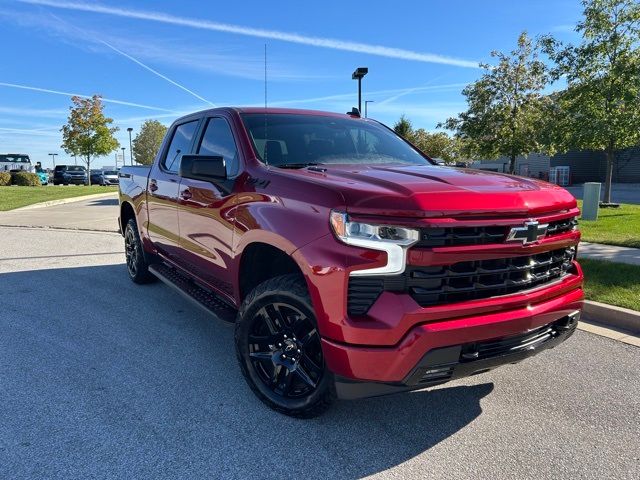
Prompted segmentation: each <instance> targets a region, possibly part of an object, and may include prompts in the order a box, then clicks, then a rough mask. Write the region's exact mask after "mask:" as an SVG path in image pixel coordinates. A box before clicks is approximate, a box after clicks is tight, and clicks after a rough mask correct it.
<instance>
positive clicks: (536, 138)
mask: <svg viewBox="0 0 640 480" xmlns="http://www.w3.org/2000/svg"><path fill="white" fill-rule="evenodd" d="M491 56H492V57H494V58H496V59H497V60H498V62H497V65H495V66H492V65H487V64H481V65H480V66H481V67H482V68H483V69H484V70H485V73H484V74H483V75H482V76H481V77H480V79H478V80H477V81H476V82H474V83H472V84H470V85H468V86H467V87H466V88H465V89H464V90H463V91H462V93H463V94H464V96H465V97H466V98H467V103H468V110H467V111H466V112H463V113H461V114H459V115H458V116H457V117H454V118H449V119H448V120H447V121H446V122H444V123H443V124H440V125H439V127H445V128H447V129H449V130H454V131H455V132H456V136H457V137H458V138H460V140H461V141H462V142H463V143H464V145H465V149H466V151H467V152H468V153H469V154H471V155H474V156H480V157H483V158H498V157H501V156H506V157H509V159H510V162H509V172H511V173H514V171H515V162H516V157H517V156H519V155H527V154H529V153H531V152H535V151H540V150H541V148H542V146H543V144H542V142H541V139H542V134H541V132H542V127H543V125H544V120H545V117H546V115H545V112H546V110H547V106H548V104H549V101H548V99H547V98H546V97H545V96H543V95H542V90H543V89H544V87H545V86H546V84H547V82H548V74H547V69H546V67H545V64H544V63H543V62H542V61H541V60H539V58H538V53H537V51H536V50H535V49H534V47H533V44H532V41H531V39H530V38H529V37H528V36H527V34H526V32H523V33H521V34H520V36H519V37H518V47H517V48H516V49H515V50H514V51H512V52H510V53H509V54H506V53H502V52H495V51H494V52H492V53H491Z"/></svg>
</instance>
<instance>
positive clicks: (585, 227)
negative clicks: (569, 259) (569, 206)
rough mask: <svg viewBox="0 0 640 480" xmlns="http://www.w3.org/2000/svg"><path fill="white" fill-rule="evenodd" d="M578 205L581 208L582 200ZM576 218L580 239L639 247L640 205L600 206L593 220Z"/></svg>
mask: <svg viewBox="0 0 640 480" xmlns="http://www.w3.org/2000/svg"><path fill="white" fill-rule="evenodd" d="M578 206H579V207H580V208H581V209H582V201H578ZM578 220H579V222H580V223H579V225H578V228H579V229H580V231H581V232H582V240H584V241H586V242H595V243H606V244H607V245H620V246H622V247H635V248H640V205H628V204H621V205H620V208H601V209H600V210H599V211H598V220H596V221H595V222H587V221H586V220H580V219H578Z"/></svg>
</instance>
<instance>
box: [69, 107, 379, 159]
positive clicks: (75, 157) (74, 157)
mask: <svg viewBox="0 0 640 480" xmlns="http://www.w3.org/2000/svg"><path fill="white" fill-rule="evenodd" d="M365 107H366V105H365ZM73 161H74V163H75V164H76V165H78V157H77V156H76V155H74V156H73Z"/></svg>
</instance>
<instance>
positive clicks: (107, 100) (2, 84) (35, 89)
mask: <svg viewBox="0 0 640 480" xmlns="http://www.w3.org/2000/svg"><path fill="white" fill-rule="evenodd" d="M0 87H9V88H20V89H22V90H31V91H33V92H43V93H53V94H54V95H64V96H65V97H81V98H91V95H81V94H79V93H69V92H61V91H59V90H50V89H48V88H39V87H30V86H28V85H18V84H16V83H6V82H0ZM102 101H103V102H105V103H115V104H117V105H126V106H128V107H138V108H146V109H147V110H157V111H160V112H170V113H173V110H169V109H168V108H160V107H152V106H151V105H143V104H141V103H133V102H125V101H122V100H113V99H111V98H104V97H103V98H102Z"/></svg>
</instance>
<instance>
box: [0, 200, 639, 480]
mask: <svg viewBox="0 0 640 480" xmlns="http://www.w3.org/2000/svg"><path fill="white" fill-rule="evenodd" d="M70 208H71V207H70ZM0 238H2V243H3V248H2V250H1V254H0V285H2V287H3V288H2V291H3V301H2V304H1V307H0V332H1V334H0V478H7V479H8V478H11V479H18V478H65V479H68V478H127V479H129V478H154V479H156V478H245V477H249V476H253V477H255V478H284V477H287V478H308V479H313V478H324V479H326V478H348V479H352V478H362V477H367V476H373V477H376V478H416V479H418V478H419V479H424V478H448V479H451V478H473V479H477V478H492V479H503V478H504V479H512V478H518V479H520V478H532V479H533V478H535V479H547V478H548V479H552V478H553V479H556V478H593V479H603V478H612V479H614V478H615V479H626V478H628V479H631V478H634V479H635V478H638V472H639V471H640V436H639V433H638V425H639V424H640V376H639V375H638V365H640V349H639V348H637V347H633V346H631V345H626V344H622V343H619V342H616V341H613V340H611V339H608V338H604V337H599V336H596V335H593V334H591V333H587V332H583V331H578V332H577V333H576V334H575V335H574V336H573V337H572V338H571V339H569V340H568V341H567V342H566V343H565V344H563V345H561V346H559V347H558V348H556V349H554V350H551V351H548V352H544V353H542V354H541V355H539V356H537V357H535V358H532V359H530V360H528V361H526V362H524V363H521V364H519V365H510V366H507V367H503V368H501V369H498V370H495V371H493V372H489V373H486V374H482V375H478V376H475V377H471V378H468V379H465V380H462V381H456V382H453V383H450V384H448V385H445V386H442V387H439V388H436V389H433V390H430V391H420V392H415V393H410V394H404V395H397V396H391V397H382V398H376V399H368V400H362V401H355V402H341V403H338V404H337V405H336V407H335V408H334V409H333V410H331V411H330V412H328V414H326V415H324V416H322V417H320V418H317V419H314V420H306V421H305V420H296V419H292V418H288V417H284V416H282V415H280V414H277V413H275V412H272V411H271V410H269V409H267V408H266V407H264V406H263V405H262V404H261V403H260V402H259V401H258V400H257V399H256V398H255V397H254V396H253V394H252V393H251V391H250V390H249V388H248V387H247V386H246V385H245V383H244V381H243V379H242V376H241V374H240V371H239V368H238V366H237V364H236V360H235V356H234V353H233V342H232V330H231V329H230V328H229V327H226V326H224V325H222V324H220V323H218V322H217V321H215V320H214V319H212V318H210V317H209V316H207V314H205V313H203V312H202V311H201V310H199V309H198V308H197V307H194V306H192V305H191V304H189V303H187V302H186V301H185V300H183V299H182V298H181V297H180V296H178V295H176V294H174V293H173V292H172V291H170V290H169V288H168V287H165V286H164V285H162V284H160V283H156V284H152V285H147V286H137V285H133V284H132V283H131V282H130V281H129V280H128V278H127V274H126V269H125V266H124V263H123V262H124V256H123V253H122V239H121V237H120V236H119V235H118V234H116V233H109V232H90V231H70V230H64V229H59V228H58V229H46V228H21V227H0Z"/></svg>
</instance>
